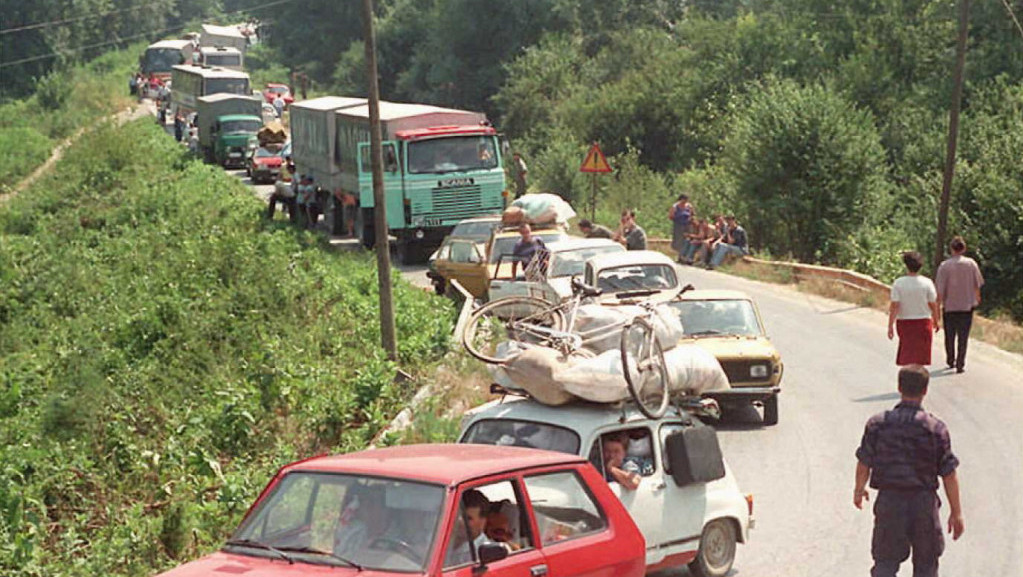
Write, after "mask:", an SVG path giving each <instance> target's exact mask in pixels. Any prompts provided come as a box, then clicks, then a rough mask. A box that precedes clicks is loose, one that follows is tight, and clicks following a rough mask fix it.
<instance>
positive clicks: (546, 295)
mask: <svg viewBox="0 0 1023 577" xmlns="http://www.w3.org/2000/svg"><path fill="white" fill-rule="evenodd" d="M547 250H548V251H549V252H550V257H549V260H548V262H547V266H546V270H545V274H539V275H537V276H535V277H534V276H530V275H527V274H526V270H525V267H521V268H516V269H514V270H515V274H516V276H515V278H503V277H501V276H500V275H501V273H509V272H511V271H512V270H513V269H512V268H508V267H499V268H496V269H495V270H496V271H497V272H496V273H495V274H497V275H498V276H497V277H495V278H493V279H491V280H490V287H489V289H488V298H487V300H491V301H493V300H497V299H499V298H504V297H510V296H529V297H534V298H538V299H543V300H545V301H547V302H550V303H560V302H562V301H565V300H568V299H570V298H572V277H575V276H578V277H582V276H583V274H584V273H585V270H586V262H587V261H588V260H590V259H591V258H593V257H596V256H600V255H605V254H614V253H621V252H625V247H623V246H622V245H620V244H618V243H617V242H614V241H613V240H610V239H606V238H577V237H567V238H565V239H564V240H559V241H557V242H552V243H550V244H549V245H547ZM506 276H507V274H506Z"/></svg>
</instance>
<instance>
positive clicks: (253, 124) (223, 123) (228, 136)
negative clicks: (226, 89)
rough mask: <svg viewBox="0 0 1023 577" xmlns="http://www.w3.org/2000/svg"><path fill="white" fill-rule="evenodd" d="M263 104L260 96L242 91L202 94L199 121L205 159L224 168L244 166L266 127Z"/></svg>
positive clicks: (200, 146) (201, 150)
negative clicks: (261, 129) (248, 154)
mask: <svg viewBox="0 0 1023 577" xmlns="http://www.w3.org/2000/svg"><path fill="white" fill-rule="evenodd" d="M262 106H263V103H262V102H261V101H260V100H259V99H258V98H253V97H251V96H242V95H239V94H227V93H220V94H211V95H209V96H201V97H199V98H198V114H199V115H198V118H197V119H196V121H197V122H198V125H199V150H200V152H201V153H202V157H203V159H204V160H205V161H206V162H210V163H216V164H219V165H221V166H224V167H236V166H244V164H245V158H246V156H247V153H248V151H249V149H250V148H253V147H254V146H255V143H256V133H257V132H259V129H260V128H262V126H263V117H262Z"/></svg>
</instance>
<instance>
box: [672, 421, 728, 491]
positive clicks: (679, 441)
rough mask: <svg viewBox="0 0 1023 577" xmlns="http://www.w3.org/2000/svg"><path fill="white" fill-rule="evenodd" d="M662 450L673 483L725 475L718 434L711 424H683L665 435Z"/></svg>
mask: <svg viewBox="0 0 1023 577" xmlns="http://www.w3.org/2000/svg"><path fill="white" fill-rule="evenodd" d="M664 452H665V457H666V458H667V459H666V460H667V461H668V466H669V468H670V470H671V477H672V479H674V480H675V484H676V485H678V486H679V487H684V486H686V485H689V484H690V483H707V482H710V481H716V480H717V479H720V478H722V477H724V476H725V461H724V458H723V457H722V455H721V445H720V444H718V435H717V432H716V431H714V429H713V428H712V427H708V426H706V425H697V426H695V427H686V428H684V429H682V430H679V431H675V432H674V433H671V434H669V435H668V437H667V438H666V439H665V440H664Z"/></svg>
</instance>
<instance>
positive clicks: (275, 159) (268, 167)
mask: <svg viewBox="0 0 1023 577" xmlns="http://www.w3.org/2000/svg"><path fill="white" fill-rule="evenodd" d="M283 160H284V159H282V158H281V155H280V153H279V152H273V151H270V150H267V149H265V148H257V149H256V150H255V151H254V152H253V153H252V156H250V157H249V161H248V162H247V163H246V164H245V174H247V175H248V176H249V178H251V179H252V182H253V183H256V184H258V183H260V182H265V183H274V182H276V181H277V177H278V176H280V174H281V164H282V163H283Z"/></svg>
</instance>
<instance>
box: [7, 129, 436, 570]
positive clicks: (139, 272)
mask: <svg viewBox="0 0 1023 577" xmlns="http://www.w3.org/2000/svg"><path fill="white" fill-rule="evenodd" d="M262 210H263V207H262V204H261V202H260V201H259V200H258V199H256V198H254V197H252V196H251V194H250V193H249V192H248V190H247V189H246V188H245V187H244V186H243V185H242V184H241V183H239V182H238V181H237V179H235V178H234V177H232V176H230V175H227V174H224V173H223V172H222V171H220V170H218V169H215V168H211V167H208V166H204V165H203V164H201V163H200V162H198V161H195V160H192V159H191V158H189V157H188V156H187V155H186V154H185V153H184V152H183V150H182V148H181V147H180V146H178V145H177V144H176V143H174V142H173V141H172V140H171V139H169V138H166V137H165V136H164V135H162V134H161V131H160V129H159V128H158V127H156V126H155V125H154V124H153V123H151V122H143V121H140V122H136V123H132V124H129V125H127V126H125V127H123V128H120V129H117V128H114V127H112V126H103V127H101V128H99V129H97V130H96V131H94V132H90V133H88V134H86V135H84V136H83V137H82V139H81V140H80V142H79V143H78V144H77V145H76V146H74V147H72V148H71V149H70V150H69V151H68V152H67V153H66V155H65V156H64V158H63V159H62V160H61V161H60V163H59V165H58V169H57V170H56V171H54V172H53V173H52V174H49V175H47V176H45V177H44V178H43V179H41V180H40V181H39V182H37V183H35V185H34V186H33V187H32V188H31V189H30V190H28V191H27V192H26V193H25V194H21V195H19V196H17V197H15V198H13V199H12V200H11V201H10V202H9V203H7V204H6V205H4V206H2V207H0V462H2V463H3V466H2V468H0V573H3V574H17V575H29V576H32V575H38V576H43V575H45V576H65V575H67V576H77V575H82V576H85V575H101V574H102V575H150V574H153V573H155V572H156V571H158V570H159V569H161V568H165V567H168V566H171V565H173V564H175V563H176V562H177V560H181V559H186V558H191V557H193V556H195V555H197V554H199V553H201V552H205V551H207V550H209V549H210V548H212V547H215V546H217V545H218V544H219V543H221V542H222V540H223V539H224V538H225V531H228V530H230V528H231V527H232V526H233V525H234V524H235V523H236V522H237V520H238V519H239V517H240V515H241V514H243V513H244V511H245V510H246V507H247V506H248V505H249V504H250V503H251V501H252V500H253V499H254V498H255V496H256V494H257V492H258V491H259V489H260V488H261V487H262V485H263V484H264V483H265V482H266V481H267V480H268V479H269V478H270V476H271V474H272V473H273V472H274V471H275V469H276V468H277V467H278V466H280V465H282V464H284V463H287V462H289V461H292V460H295V459H297V458H300V457H305V456H309V455H312V454H316V453H320V452H326V451H336V452H344V451H350V450H355V449H359V448H362V447H364V446H365V445H366V443H367V442H369V440H370V439H372V438H374V437H375V436H376V435H377V434H378V432H379V431H380V430H381V429H382V428H383V427H384V426H385V425H386V424H387V423H388V422H389V420H390V419H391V418H392V417H393V416H394V414H395V413H396V412H397V411H398V410H400V408H401V407H402V406H403V405H404V404H405V403H406V402H407V401H408V399H409V398H410V397H411V395H412V394H414V392H415V390H416V389H417V388H418V387H419V386H420V384H419V383H418V382H417V379H418V378H419V377H420V376H421V374H423V373H430V372H434V371H435V369H434V365H435V364H436V362H437V361H438V359H440V358H441V357H442V356H443V355H445V354H446V353H447V352H448V346H449V335H450V332H451V330H452V323H453V320H454V310H453V307H452V305H451V304H450V303H449V302H448V301H447V300H446V299H441V298H437V297H434V296H432V295H429V294H427V293H425V292H423V291H422V290H419V289H415V288H413V287H411V286H409V285H407V284H406V283H404V282H402V281H401V280H400V279H397V278H396V283H395V284H396V291H395V293H396V294H395V299H396V307H395V308H396V311H397V315H398V316H397V327H398V333H399V335H400V339H399V342H400V349H399V356H400V359H399V363H398V364H399V365H400V366H401V368H403V369H404V370H406V371H408V372H410V373H411V374H412V380H411V381H400V382H399V381H395V380H393V376H394V375H395V373H396V366H395V365H394V364H393V363H390V362H388V361H387V360H386V357H385V355H384V354H383V353H382V351H381V349H380V347H379V344H378V343H379V329H378V321H377V302H376V290H377V282H376V272H375V268H374V264H373V260H372V259H371V258H369V257H368V256H366V255H362V254H337V253H334V252H331V251H329V250H328V248H327V247H326V246H325V245H324V242H323V240H322V238H321V237H319V236H317V235H314V234H310V233H308V232H305V231H299V230H296V229H295V228H293V227H290V226H288V225H286V224H283V223H280V224H269V223H267V221H265V220H264V219H262V218H261V215H262Z"/></svg>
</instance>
